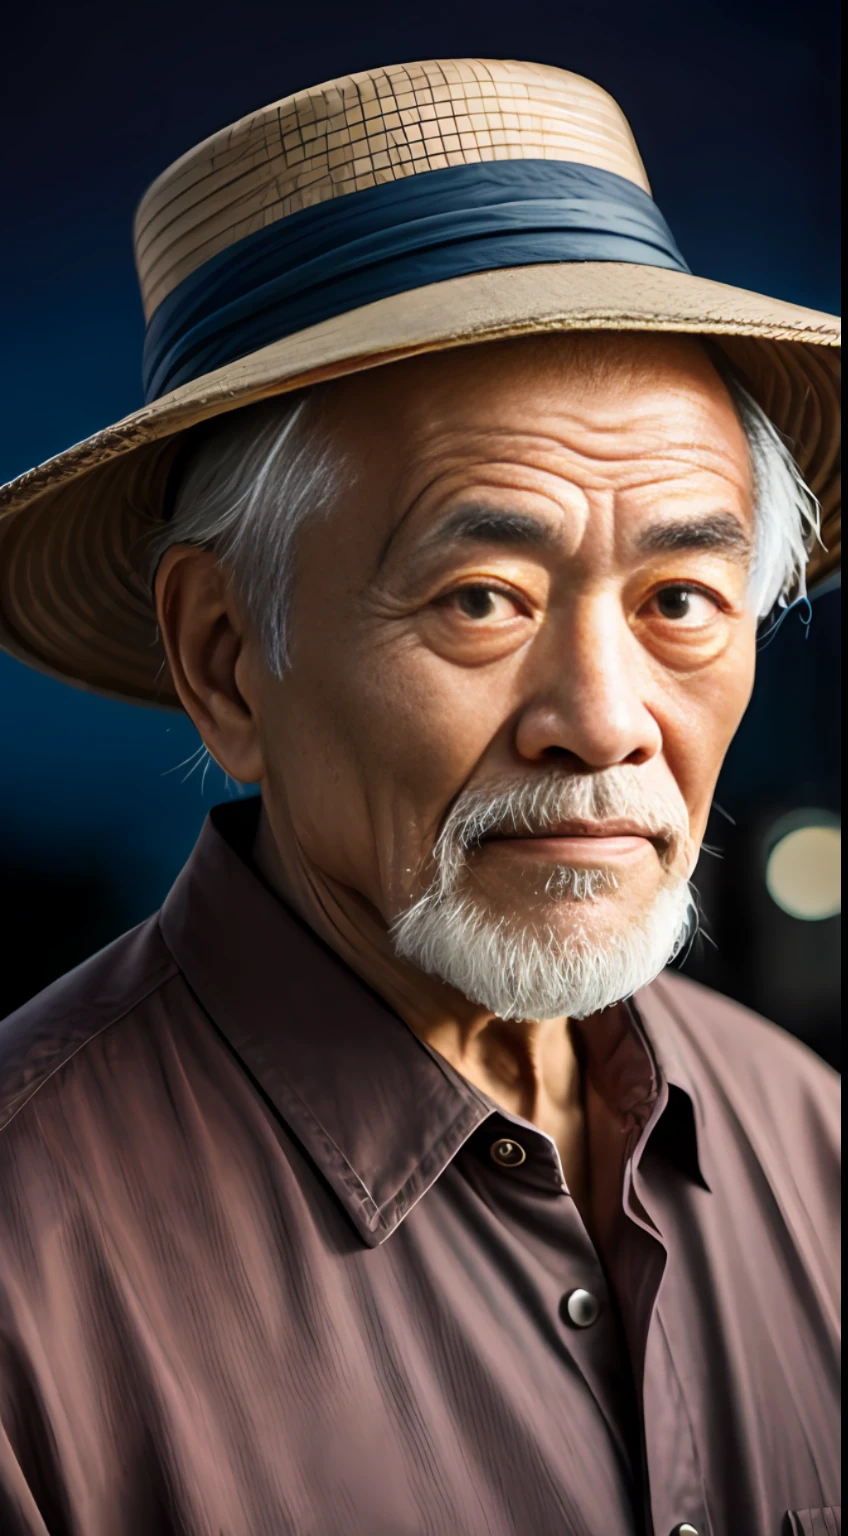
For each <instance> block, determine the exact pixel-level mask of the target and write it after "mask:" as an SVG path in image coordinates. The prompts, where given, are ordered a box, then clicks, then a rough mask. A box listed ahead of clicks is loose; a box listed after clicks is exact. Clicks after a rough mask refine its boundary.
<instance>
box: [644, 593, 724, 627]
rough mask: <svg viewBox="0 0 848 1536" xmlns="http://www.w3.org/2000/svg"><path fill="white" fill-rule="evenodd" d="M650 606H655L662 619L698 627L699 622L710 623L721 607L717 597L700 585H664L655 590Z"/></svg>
mask: <svg viewBox="0 0 848 1536" xmlns="http://www.w3.org/2000/svg"><path fill="white" fill-rule="evenodd" d="M649 606H651V607H653V608H654V610H655V612H656V613H657V614H658V615H659V617H660V618H661V619H668V620H671V621H672V622H673V623H677V624H686V625H691V626H692V627H693V628H696V627H697V626H698V625H699V624H709V622H710V620H711V619H714V618H715V616H716V613H717V612H718V609H719V603H718V601H717V599H716V598H714V597H710V594H709V593H708V592H704V591H702V590H701V588H700V587H685V586H676V587H663V588H661V590H660V591H659V592H655V593H654V596H653V597H652V598H651V602H650V604H649Z"/></svg>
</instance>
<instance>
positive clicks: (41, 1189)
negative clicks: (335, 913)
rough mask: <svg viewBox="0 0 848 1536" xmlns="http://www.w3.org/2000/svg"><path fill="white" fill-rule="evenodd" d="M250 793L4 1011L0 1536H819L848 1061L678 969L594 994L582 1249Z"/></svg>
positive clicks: (553, 1199) (531, 1156)
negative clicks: (259, 861)
mask: <svg viewBox="0 0 848 1536" xmlns="http://www.w3.org/2000/svg"><path fill="white" fill-rule="evenodd" d="M255 815H256V804H255V802H253V803H250V802H248V803H247V804H243V805H241V806H235V807H224V808H221V809H220V810H219V811H217V812H214V813H213V815H212V817H211V818H210V821H209V822H208V823H207V825H206V827H205V829H204V831H203V833H202V835H201V838H200V841H199V844H198V846H197V848H196V850H195V852H194V854H193V855H192V857H191V859H190V860H189V863H188V865H187V866H186V868H185V870H184V871H183V873H182V874H181V875H180V877H179V879H178V880H177V882H176V885H175V886H174V889H173V890H172V892H171V894H170V895H169V897H168V899H167V901H166V902H165V905H164V908H163V910H162V912H161V913H160V914H159V915H158V916H157V917H154V918H152V919H151V920H150V921H149V922H147V923H145V924H143V925H142V927H140V928H138V929H136V930H135V931H134V932H133V933H130V934H127V935H126V936H125V937H123V938H121V939H119V940H118V941H117V943H115V944H113V945H111V946H110V947H109V948H108V949H106V950H104V951H102V953H100V954H99V955H96V956H95V957H94V958H93V959H92V960H89V961H88V962H87V963H86V964H85V965H83V966H82V967H80V968H79V969H78V970H77V971H75V972H73V973H72V974H71V975H69V976H66V977H65V978H63V979H62V980H61V981H59V982H58V983H56V984H55V985H54V986H52V987H50V988H49V989H48V990H47V991H46V992H44V993H43V994H42V995H41V996H40V997H38V998H36V999H35V1000H34V1001H33V1002H31V1003H29V1004H28V1005H27V1006H26V1007H25V1008H23V1009H21V1010H20V1011H19V1012H18V1013H16V1014H14V1015H13V1016H12V1017H10V1018H8V1019H7V1020H6V1021H5V1023H4V1024H2V1025H0V1081H1V1082H2V1095H0V1126H2V1127H3V1129H2V1134H0V1532H2V1536H24V1533H25V1536H35V1533H38V1536H44V1533H45V1532H49V1533H50V1536H159V1533H169V1532H174V1533H176V1532H180V1533H190V1536H289V1533H291V1536H515V1533H518V1536H555V1533H556V1536H629V1533H637V1532H638V1533H640V1536H643V1533H645V1536H670V1533H671V1532H673V1531H678V1530H681V1531H687V1530H689V1529H690V1528H691V1529H694V1531H696V1532H698V1533H700V1536H708V1533H710V1536H780V1533H783V1532H786V1533H789V1532H795V1533H805V1536H837V1533H838V1532H839V1527H840V1515H839V1502H840V1495H839V1492H838V1489H839V1435H838V1424H837V1417H838V1383H837V1374H838V1352H837V1351H838V1343H837V1339H838V1331H837V1330H838V1287H837V1278H838V1238H837V1221H838V1126H839V1117H838V1079H837V1077H836V1075H835V1074H834V1073H833V1072H831V1070H830V1069H829V1068H828V1067H826V1066H825V1065H823V1063H822V1062H821V1061H819V1060H818V1059H817V1058H816V1057H815V1056H814V1055H812V1053H811V1052H809V1051H808V1050H806V1049H805V1048H804V1047H803V1046H801V1045H800V1044H798V1043H797V1042H796V1041H795V1040H793V1039H792V1038H790V1037H789V1036H788V1035H786V1034H784V1033H782V1032H781V1031H780V1030H778V1029H776V1028H775V1027H774V1026H772V1025H769V1024H765V1023H763V1021H761V1020H759V1019H757V1018H756V1017H754V1016H752V1015H751V1014H749V1013H747V1012H745V1011H744V1010H743V1009H741V1008H739V1007H737V1006H736V1005H735V1004H733V1003H730V1002H728V1001H727V1000H726V999H725V998H723V997H720V996H718V995H716V994H714V993H711V992H708V991H705V990H704V989H702V988H700V987H697V986H695V985H694V984H693V983H691V982H689V981H686V980H684V979H682V978H680V977H679V976H670V975H665V976H663V977H661V978H660V979H659V980H658V981H656V982H654V983H653V984H652V985H651V986H649V987H646V988H645V989H644V990H643V991H641V992H639V993H638V994H637V996H636V998H635V999H634V1001H633V1003H632V1005H631V1006H630V1007H629V1008H618V1009H613V1010H610V1012H609V1014H608V1015H602V1016H600V1018H599V1019H597V1020H593V1021H591V1023H590V1024H589V1025H588V1026H587V1027H586V1029H585V1031H584V1034H583V1042H584V1050H585V1063H584V1079H585V1083H586V1103H587V1119H588V1136H589V1145H590V1148H591V1149H592V1153H593V1166H595V1165H596V1163H597V1158H596V1153H597V1150H598V1148H601V1149H606V1150H605V1153H604V1166H605V1167H606V1168H607V1172H608V1177H607V1183H608V1184H609V1179H610V1174H609V1169H610V1168H612V1171H613V1176H614V1185H613V1186H611V1187H612V1188H613V1194H614V1198H613V1200H612V1202H610V1201H609V1200H607V1201H606V1204H605V1202H604V1198H603V1190H601V1191H600V1195H599V1204H598V1209H599V1210H601V1212H602V1213H603V1210H604V1208H606V1215H605V1216H604V1215H603V1214H602V1215H601V1217H600V1218H599V1220H598V1222H597V1223H595V1222H592V1223H591V1225H592V1226H593V1231H594V1233H595V1241H594V1242H593V1240H592V1238H591V1237H590V1235H589V1232H588V1231H587V1228H586V1226H585V1225H584V1223H583V1221H582V1219H581V1217H580V1214H579V1212H578V1210H577V1208H576V1206H575V1203H574V1201H573V1200H572V1199H571V1197H570V1196H569V1193H568V1190H567V1188H566V1186H565V1182H564V1179H563V1174H562V1168H561V1164H560V1160H559V1156H558V1153H557V1150H556V1147H555V1145H554V1143H553V1142H552V1140H551V1139H550V1138H549V1137H548V1136H546V1135H544V1134H543V1133H542V1132H541V1131H539V1130H537V1129H536V1128H535V1127H534V1126H533V1125H531V1124H530V1123H528V1122H526V1121H524V1120H522V1119H520V1118H518V1117H515V1116H511V1115H508V1114H506V1113H504V1112H502V1111H501V1110H500V1109H498V1107H497V1106H496V1105H495V1104H494V1103H493V1101H492V1100H491V1099H489V1098H488V1097H487V1096H486V1095H485V1094H484V1093H482V1092H480V1091H479V1090H478V1089H477V1088H475V1087H474V1086H473V1085H472V1084H471V1083H469V1082H468V1081H467V1080H466V1079H465V1078H463V1077H462V1076H461V1075H460V1074H458V1073H457V1072H455V1071H454V1070H453V1069H452V1068H451V1067H450V1066H449V1065H448V1063H447V1062H446V1061H445V1060H443V1058H442V1057H440V1056H439V1055H438V1053H436V1052H435V1051H433V1050H431V1049H430V1048H429V1047H427V1046H426V1045H424V1044H423V1043H422V1042H421V1041H420V1040H419V1039H418V1037H417V1036H416V1035H415V1034H414V1033H413V1031H412V1030H411V1029H410V1028H409V1027H408V1026H407V1025H406V1024H405V1023H403V1021H402V1020H401V1019H400V1018H398V1016H397V1015H396V1014H395V1013H394V1012H392V1011H391V1010H390V1009H389V1008H388V1007H387V1006H386V1005H385V1003H383V1002H382V1001H381V999H380V998H379V997H378V996H376V995H375V994H374V993H373V992H372V991H370V990H369V988H368V987H366V986H365V985H364V984H363V983H362V982H361V981H360V980H359V979H358V978H357V977H356V976H355V975H354V974H353V972H352V971H351V970H350V969H349V968H348V967H347V966H346V965H344V964H343V963H342V962H341V961H340V960H339V959H338V958H337V957H336V956H335V955H334V954H333V953H332V952H331V951H330V950H329V949H327V948H326V947H325V946H324V945H323V944H322V943H321V942H320V941H319V940H318V939H317V938H316V937H315V936H314V934H313V933H312V932H311V931H310V930H309V929H308V928H306V927H305V926H303V925H302V924H301V923H300V922H299V921H298V920H297V919H296V918H295V917H293V916H292V915H291V914H290V913H289V912H288V911H287V909H286V908H285V907H284V906H283V905H282V903H281V902H280V901H279V900H278V899H277V898H276V897H275V896H274V895H273V894H272V893H271V892H270V891H269V890H268V888H267V887H266V886H265V885H264V883H263V882H262V880H261V879H260V878H259V876H258V875H257V874H256V873H255V871H254V870H253V869H252V867H251V865H250V859H249V848H250V846H251V842H252V837H253V831H254V828H255ZM611 1128H612V1129H611ZM611 1135H612V1137H613V1138H616V1137H617V1138H618V1141H617V1145H618V1147H619V1149H620V1151H619V1154H618V1155H616V1152H615V1146H616V1142H615V1140H613V1141H612V1142H611V1141H610V1136H611ZM610 1148H612V1151H611V1152H610ZM521 1154H523V1157H522V1155H521ZM596 1171H597V1170H596Z"/></svg>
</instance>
